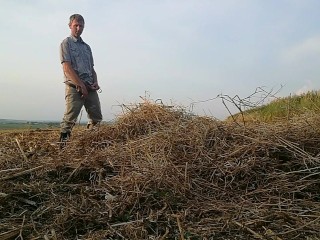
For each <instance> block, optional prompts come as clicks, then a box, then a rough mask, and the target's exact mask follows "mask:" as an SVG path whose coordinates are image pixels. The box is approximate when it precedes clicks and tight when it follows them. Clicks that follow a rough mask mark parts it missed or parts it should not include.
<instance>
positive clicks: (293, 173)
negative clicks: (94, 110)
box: [0, 102, 320, 240]
mask: <svg viewBox="0 0 320 240" xmlns="http://www.w3.org/2000/svg"><path fill="white" fill-rule="evenodd" d="M319 133H320V118H319V117H317V116H313V117H312V118H310V117H309V118H303V117H300V118H298V119H294V120H291V121H290V122H285V123H276V124H272V125H268V124H264V123H254V124H250V125H249V126H243V125H239V124H238V123H232V122H231V123H230V122H229V123H226V122H219V121H216V120H214V119H211V118H206V117H199V116H190V115H188V114H186V113H185V112H183V111H182V110H179V109H176V108H168V107H166V106H163V105H158V104H154V103H150V102H144V103H141V104H138V105H136V106H134V107H131V108H128V109H127V111H126V112H125V113H124V114H123V116H120V117H119V118H118V119H117V121H116V122H115V123H114V124H112V125H105V126H102V127H101V128H100V130H99V131H97V132H88V131H85V130H83V129H81V128H78V129H75V131H74V133H73V136H72V141H71V142H70V143H69V144H68V146H67V148H65V149H64V150H63V151H60V150H59V149H58V147H57V146H54V145H52V143H53V142H55V141H56V139H57V137H58V132H57V131H44V130H43V131H27V132H13V133H7V132H6V133H2V134H1V135H0V144H1V147H0V166H1V168H0V240H6V239H15V238H17V239H59V240H60V239H87V240H89V239H92V240H93V239H273V240H274V239H275V240H280V239H309V240H311V239H318V238H320V232H319V229H320V176H319V175H320V171H319V169H320V158H319V149H320V139H319V136H320V134H319ZM1 233H2V234H1Z"/></svg>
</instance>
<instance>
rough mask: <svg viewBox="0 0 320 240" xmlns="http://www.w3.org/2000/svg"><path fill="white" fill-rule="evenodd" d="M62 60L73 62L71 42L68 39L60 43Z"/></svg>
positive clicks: (62, 61)
mask: <svg viewBox="0 0 320 240" xmlns="http://www.w3.org/2000/svg"><path fill="white" fill-rule="evenodd" d="M60 62H61V63H64V62H71V56H70V50H69V44H68V41H67V39H65V40H63V41H62V43H61V44H60Z"/></svg>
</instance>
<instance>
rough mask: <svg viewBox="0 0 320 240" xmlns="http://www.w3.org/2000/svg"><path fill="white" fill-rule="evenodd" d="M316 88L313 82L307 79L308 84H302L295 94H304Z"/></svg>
mask: <svg viewBox="0 0 320 240" xmlns="http://www.w3.org/2000/svg"><path fill="white" fill-rule="evenodd" d="M313 89H314V87H313V84H312V82H311V81H310V80H308V81H306V84H305V85H304V86H302V87H301V88H299V89H298V90H297V91H296V92H295V94H296V95H302V94H304V93H307V92H309V91H312V90H313Z"/></svg>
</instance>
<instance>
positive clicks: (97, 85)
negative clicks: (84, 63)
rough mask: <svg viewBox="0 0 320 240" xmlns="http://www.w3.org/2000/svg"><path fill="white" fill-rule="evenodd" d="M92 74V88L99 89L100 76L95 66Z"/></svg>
mask: <svg viewBox="0 0 320 240" xmlns="http://www.w3.org/2000/svg"><path fill="white" fill-rule="evenodd" d="M92 76H93V84H92V86H91V88H92V89H93V90H98V89H100V86H99V84H98V77H97V73H96V71H95V70H94V68H93V67H92Z"/></svg>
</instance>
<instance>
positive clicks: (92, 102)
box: [84, 91, 102, 129]
mask: <svg viewBox="0 0 320 240" xmlns="http://www.w3.org/2000/svg"><path fill="white" fill-rule="evenodd" d="M84 106H85V108H86V111H87V113H88V118H89V123H88V125H87V128H89V129H91V128H92V127H94V126H96V125H98V124H99V123H100V122H101V121H102V113H101V105H100V100H99V96H98V93H97V92H96V91H89V95H88V97H87V99H86V101H85V103H84Z"/></svg>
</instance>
